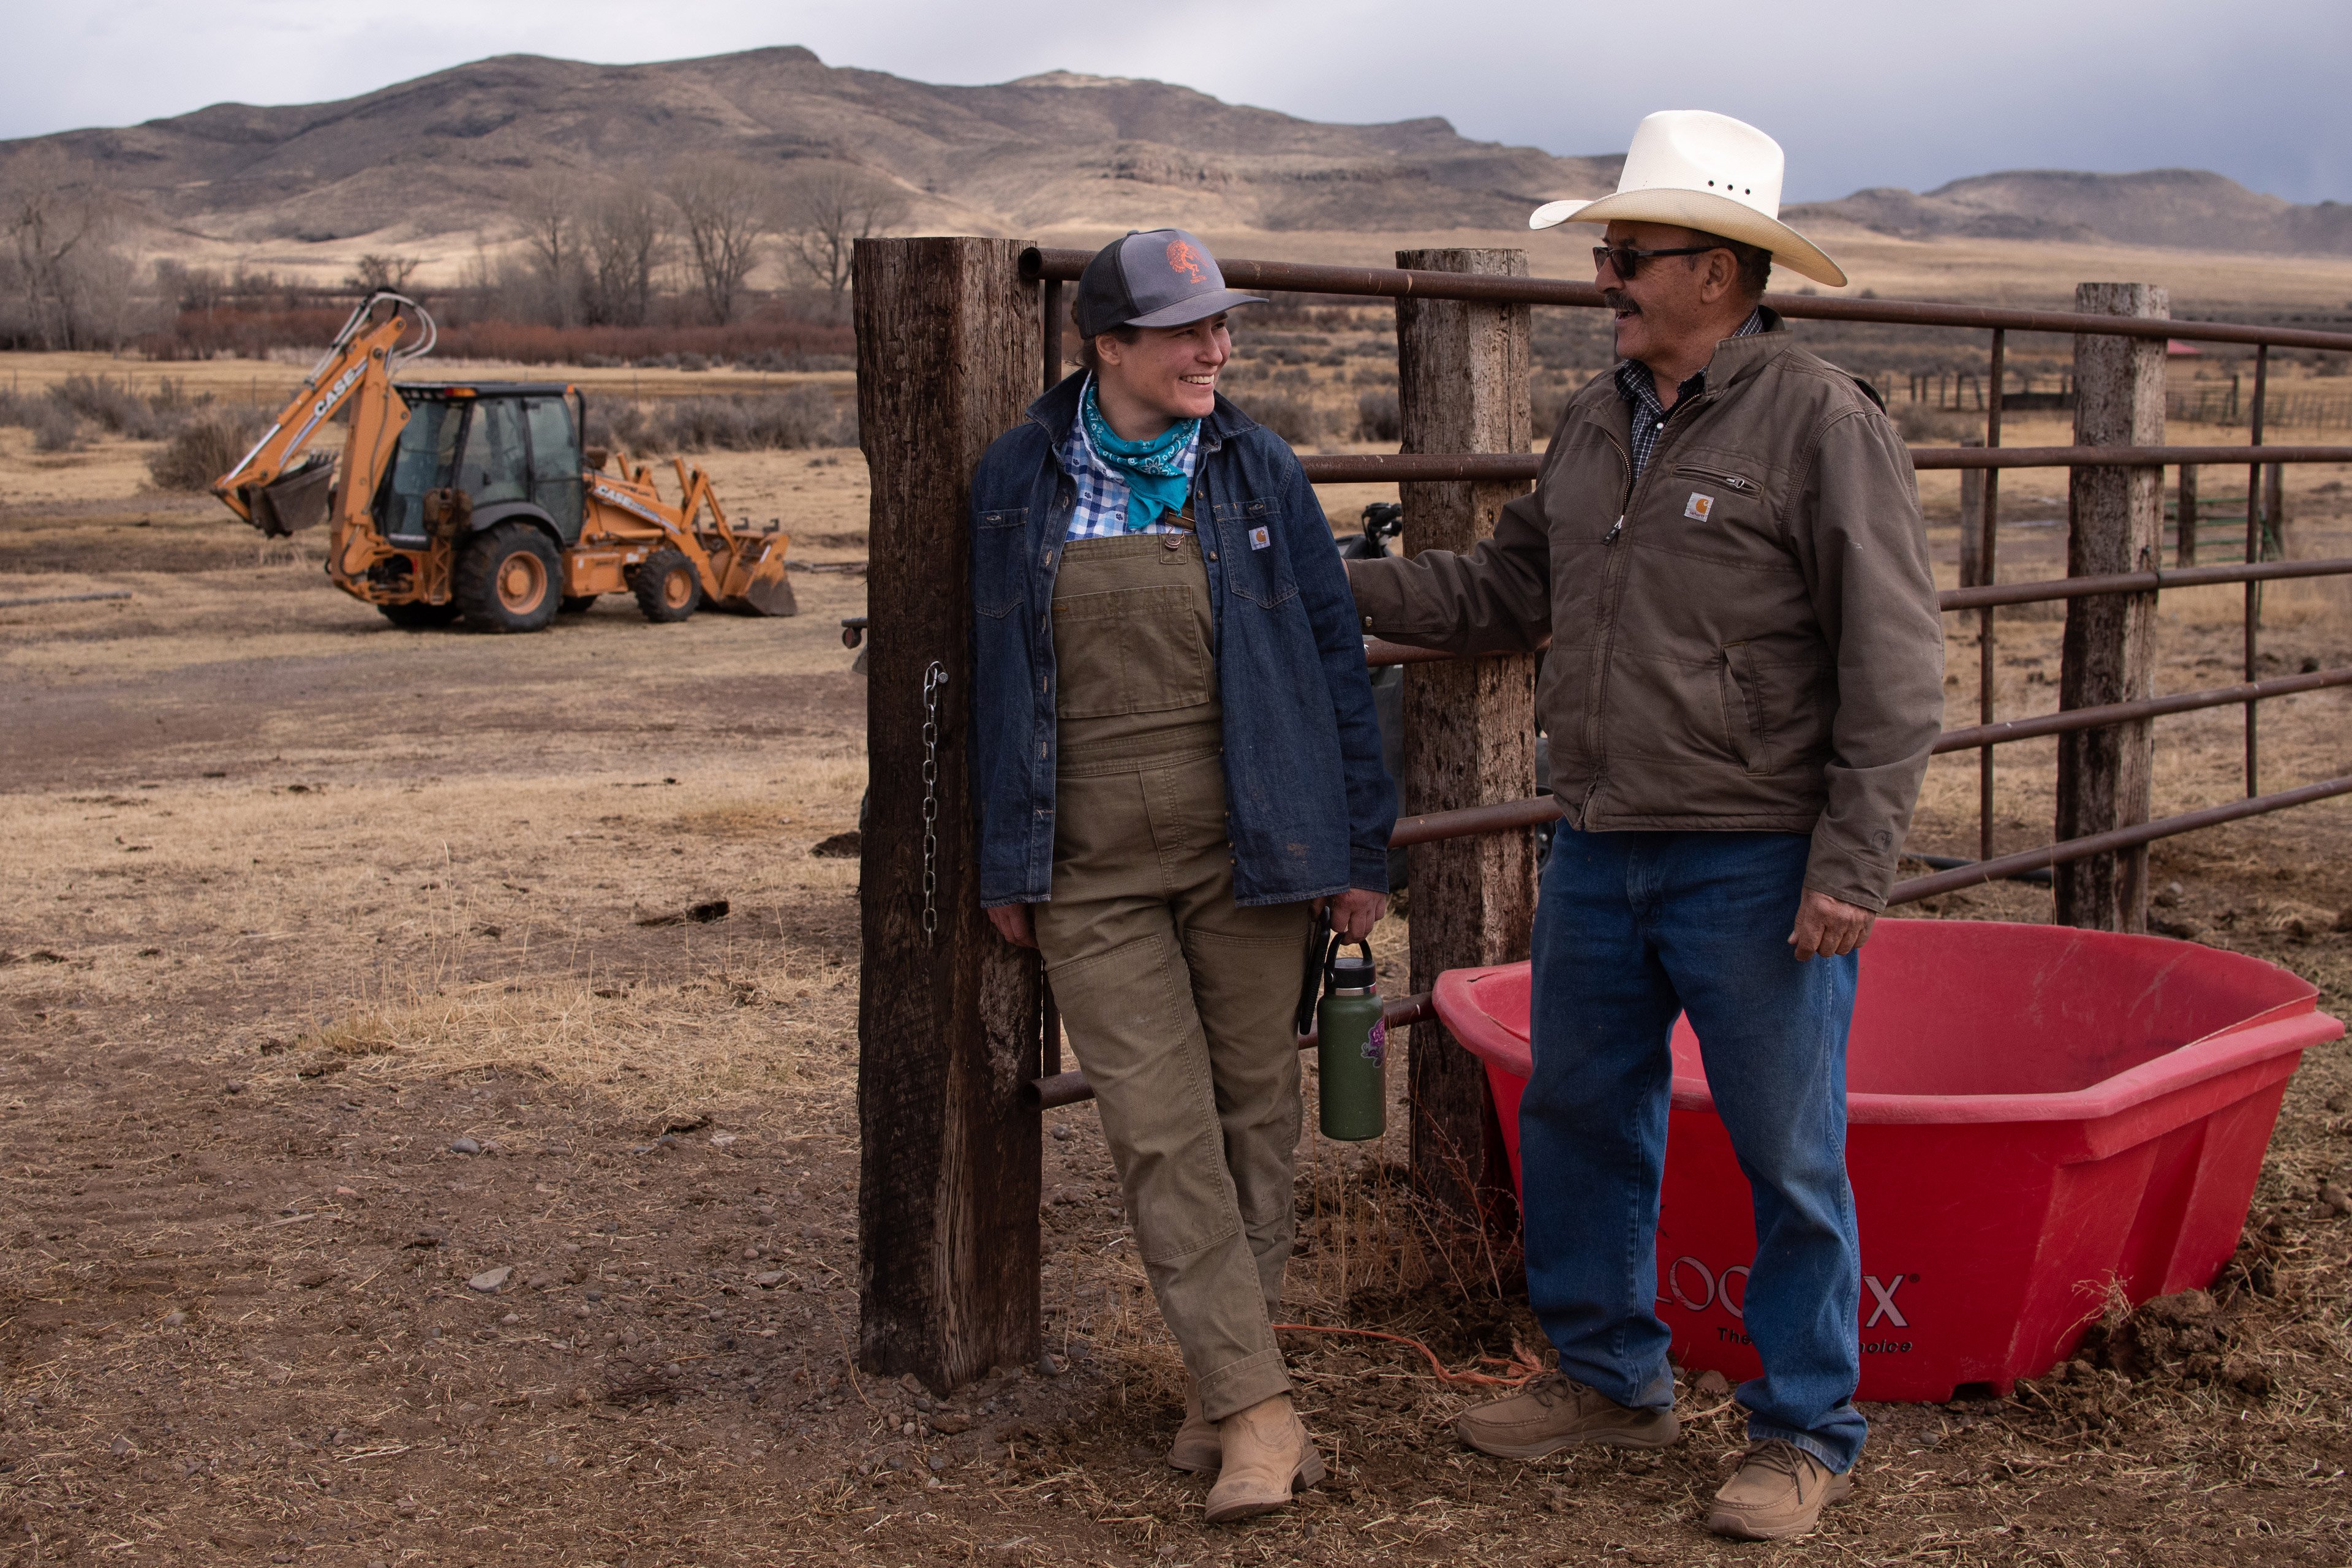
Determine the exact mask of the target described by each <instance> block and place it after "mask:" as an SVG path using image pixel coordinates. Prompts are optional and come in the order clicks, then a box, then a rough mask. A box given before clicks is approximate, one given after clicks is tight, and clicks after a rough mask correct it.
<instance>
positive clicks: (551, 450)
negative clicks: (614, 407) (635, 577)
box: [522, 397, 580, 544]
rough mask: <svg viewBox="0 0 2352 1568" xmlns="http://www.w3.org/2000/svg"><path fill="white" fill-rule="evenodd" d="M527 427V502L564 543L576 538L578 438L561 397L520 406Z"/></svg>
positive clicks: (578, 532)
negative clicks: (535, 505) (543, 513)
mask: <svg viewBox="0 0 2352 1568" xmlns="http://www.w3.org/2000/svg"><path fill="white" fill-rule="evenodd" d="M522 406H523V407H524V409H525V410H526V411H527V412H526V414H525V416H524V417H525V419H526V420H527V421H528V423H529V424H530V482H531V496H530V499H531V500H535V501H537V502H538V503H539V504H540V505H541V506H543V507H545V508H546V509H547V515H548V516H550V517H551V518H553V519H554V520H555V531H556V533H557V534H558V535H560V536H561V537H562V540H563V542H565V543H566V544H571V543H574V542H577V541H578V540H579V538H580V436H579V432H578V431H576V430H574V429H573V428H572V409H571V406H570V405H567V404H566V403H565V402H564V401H563V399H562V398H561V397H534V398H530V399H529V400H528V401H526V402H525V403H524V404H523V405H522Z"/></svg>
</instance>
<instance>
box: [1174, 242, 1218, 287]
mask: <svg viewBox="0 0 2352 1568" xmlns="http://www.w3.org/2000/svg"><path fill="white" fill-rule="evenodd" d="M1168 270H1169V271H1171V272H1181V273H1182V274H1183V275H1184V276H1185V277H1187V278H1190V279H1192V281H1193V282H1195V283H1206V282H1207V281H1208V280H1209V275H1208V274H1207V273H1205V272H1203V271H1202V270H1201V253H1200V252H1199V251H1197V250H1195V249H1193V248H1192V247H1191V246H1189V245H1187V244H1185V243H1184V242H1183V241H1182V240H1181V239H1171V240H1170V241H1169V242H1168Z"/></svg>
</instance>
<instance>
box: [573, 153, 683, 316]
mask: <svg viewBox="0 0 2352 1568" xmlns="http://www.w3.org/2000/svg"><path fill="white" fill-rule="evenodd" d="M666 205H667V204H666V203H665V202H664V201H663V200H662V198H661V196H660V195H659V194H658V193H657V192H656V191H655V190H654V189H653V188H652V187H651V186H649V185H646V184H643V183H641V182H639V181H635V180H632V181H630V182H628V183H627V184H622V185H617V186H614V188H613V189H611V190H608V191H606V192H605V193H604V195H601V196H599V197H598V198H597V199H596V200H595V201H594V202H593V203H592V204H591V205H590V206H589V208H588V211H587V216H586V218H585V223H584V229H585V232H584V235H583V249H584V251H585V252H586V255H587V271H588V319H589V320H590V321H593V322H595V323H597V324H599V325H607V324H609V325H612V326H617V327H638V326H643V325H644V324H645V321H646V312H647V310H649V309H650V307H651V305H652V303H653V293H654V271H655V269H656V268H658V267H660V266H661V264H662V262H663V261H664V260H665V259H666V258H667V257H668V254H669V215H668V213H667V211H666V210H665V207H666Z"/></svg>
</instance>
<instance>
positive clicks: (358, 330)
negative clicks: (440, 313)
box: [213, 292, 435, 526]
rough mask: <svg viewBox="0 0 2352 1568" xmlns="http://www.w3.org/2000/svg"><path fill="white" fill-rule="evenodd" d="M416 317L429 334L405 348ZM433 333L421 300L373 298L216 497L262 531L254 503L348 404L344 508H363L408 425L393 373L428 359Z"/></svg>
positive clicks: (216, 486) (220, 483)
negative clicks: (414, 361)
mask: <svg viewBox="0 0 2352 1568" xmlns="http://www.w3.org/2000/svg"><path fill="white" fill-rule="evenodd" d="M383 304H389V305H390V306H391V307H392V309H391V310H388V311H386V312H384V313H383V315H382V316H381V317H379V316H378V315H377V314H376V308H377V307H378V306H379V305H383ZM412 315H413V316H414V319H415V322H416V323H417V324H418V325H420V326H421V327H422V328H423V331H424V335H423V338H422V341H421V342H418V343H417V344H416V346H415V347H413V348H408V349H403V348H401V347H400V346H399V344H400V340H401V339H402V337H404V335H405V334H406V333H407V331H408V329H409V325H410V320H411V316H412ZM434 335H435V333H434V327H433V318H432V317H430V316H428V315H426V314H425V310H424V308H423V307H422V306H420V305H418V304H417V303H416V302H415V300H410V299H407V298H404V296H402V295H398V294H394V293H390V292H378V293H375V294H371V295H370V296H368V298H367V299H366V300H364V301H363V302H362V304H361V305H360V307H359V309H357V310H353V311H352V316H351V320H350V321H345V322H344V323H343V329H342V331H340V332H338V333H337V334H336V335H335V341H334V342H333V344H332V345H331V347H329V349H328V350H327V353H326V355H325V357H324V358H322V359H320V361H319V363H318V366H317V368H316V369H314V370H312V371H311V372H310V378H309V379H308V380H306V381H305V382H303V384H302V388H301V390H300V391H299V392H298V393H296V394H295V395H294V399H293V401H292V402H290V403H289V404H288V405H286V407H285V408H284V410H283V411H281V412H280V413H279V414H278V417H277V419H276V421H275V422H273V423H272V424H271V425H270V426H269V428H268V430H267V431H265V432H264V433H263V435H262V437H261V439H260V440H259V441H257V442H256V443H255V444H254V447H253V450H251V451H250V452H247V454H246V455H245V458H244V460H243V461H241V462H239V463H238V464H237V466H236V468H233V469H231V470H230V471H229V472H227V473H226V474H224V475H222V476H221V477H220V478H219V479H215V481H213V493H214V494H215V495H216V496H218V497H220V499H221V500H222V501H224V502H225V503H226V505H227V506H228V508H229V510H231V511H234V512H236V514H237V516H239V517H241V518H243V519H245V521H247V522H251V523H254V524H255V525H256V526H259V525H260V524H259V520H257V518H256V517H255V515H254V509H255V499H256V497H257V495H258V493H259V492H260V491H262V490H264V489H268V486H269V485H270V484H272V483H273V482H275V481H276V480H278V479H281V478H283V477H284V476H285V475H286V474H287V472H288V471H289V469H291V468H294V467H295V466H296V465H297V463H298V462H299V459H300V458H301V456H302V451H303V448H304V447H307V446H309V445H310V438H311V437H313V436H315V435H317V434H318V431H319V427H320V426H321V425H324V424H325V423H326V422H327V421H328V420H329V419H331V418H332V417H333V416H334V415H335V412H336V410H338V409H340V408H341V407H342V406H343V405H345V404H346V403H350V404H351V405H352V428H351V434H350V436H349V437H347V438H346V439H345V441H344V443H343V473H342V485H341V494H342V498H343V507H342V508H341V510H346V511H347V510H350V508H351V507H352V504H353V503H354V501H356V503H357V504H358V505H359V506H360V507H362V508H364V507H365V506H366V504H367V500H368V498H370V497H372V496H373V494H374V493H375V488H376V482H377V480H379V479H381V478H382V477H383V465H384V463H385V462H386V461H387V460H388V458H389V457H390V455H391V452H392V449H393V447H394V443H396V442H397V441H398V440H399V438H400V432H401V427H402V426H404V425H406V424H407V423H408V405H407V404H405V403H404V402H403V401H402V399H401V396H400V395H399V393H397V392H395V391H394V389H393V384H392V373H393V372H394V370H395V369H397V368H398V367H399V366H400V365H402V364H403V363H406V362H407V361H409V360H412V359H415V358H416V357H417V356H418V355H420V354H424V353H430V352H431V350H432V347H433V340H434ZM336 521H338V522H339V523H340V522H341V521H343V520H342V519H341V518H340V517H339V518H338V519H337V520H336Z"/></svg>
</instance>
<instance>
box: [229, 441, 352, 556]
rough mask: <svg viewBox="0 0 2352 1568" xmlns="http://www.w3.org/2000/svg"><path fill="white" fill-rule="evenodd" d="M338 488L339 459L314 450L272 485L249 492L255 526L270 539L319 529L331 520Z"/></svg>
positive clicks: (273, 480)
mask: <svg viewBox="0 0 2352 1568" xmlns="http://www.w3.org/2000/svg"><path fill="white" fill-rule="evenodd" d="M334 488H335V459H334V458H332V457H331V456H330V455H329V454H327V453H325V452H313V453H311V454H310V456H309V457H307V458H303V459H302V461H301V462H299V463H298V464H296V465H295V466H294V467H293V468H289V469H288V470H287V471H286V472H285V473H283V474H280V475H279V476H278V478H276V479H272V480H271V481H270V482H269V483H268V484H267V485H264V486H262V487H261V488H259V489H253V490H248V491H247V496H248V497H249V498H250V500H251V501H252V505H253V517H252V519H251V521H252V523H253V526H254V527H256V528H257V529H259V530H261V531H262V533H263V534H264V535H265V536H266V537H268V538H270V539H283V538H285V537H287V536H288V535H289V534H290V533H293V532H294V531H296V530H298V529H304V528H316V527H317V526H318V525H319V524H320V523H322V522H324V521H327V505H328V502H329V500H331V497H332V496H333V494H334Z"/></svg>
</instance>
